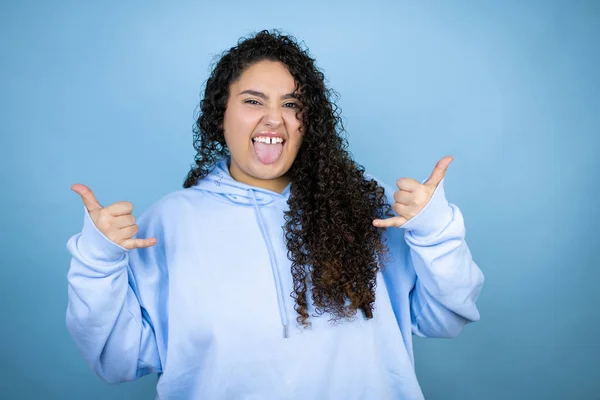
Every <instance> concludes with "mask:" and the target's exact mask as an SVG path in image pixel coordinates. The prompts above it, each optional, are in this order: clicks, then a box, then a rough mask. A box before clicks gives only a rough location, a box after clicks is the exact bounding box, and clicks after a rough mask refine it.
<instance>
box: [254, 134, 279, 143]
mask: <svg viewBox="0 0 600 400" xmlns="http://www.w3.org/2000/svg"><path fill="white" fill-rule="evenodd" d="M253 140H254V141H255V142H261V143H266V144H276V143H283V139H282V138H278V137H266V136H259V137H255V138H254V139H253Z"/></svg>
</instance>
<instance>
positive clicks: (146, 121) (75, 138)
mask: <svg viewBox="0 0 600 400" xmlns="http://www.w3.org/2000/svg"><path fill="white" fill-rule="evenodd" d="M84 3H85V4H84ZM264 28H281V29H283V30H284V31H285V32H287V33H291V34H293V35H294V36H296V37H297V38H299V39H301V40H304V42H305V43H306V45H307V46H308V47H309V48H310V51H311V53H312V54H313V55H314V56H315V57H316V59H317V62H318V65H319V66H320V67H321V68H322V69H323V71H324V72H325V74H326V76H327V78H328V84H329V85H330V86H331V87H333V88H334V89H335V90H337V91H338V92H339V93H340V94H341V99H340V100H339V102H338V105H339V106H340V107H341V109H342V114H343V116H344V122H345V125H346V128H347V133H348V139H349V142H350V150H351V151H352V154H353V156H354V158H355V160H357V161H358V162H359V163H361V164H362V165H364V166H365V167H366V169H367V171H369V172H370V173H372V174H374V175H375V176H378V177H380V178H382V179H383V180H385V181H387V182H388V183H391V184H393V183H394V182H395V180H396V179H397V178H399V177H404V176H406V177H412V178H414V179H417V180H422V179H425V178H427V177H428V176H429V174H430V172H431V170H432V168H433V166H434V165H435V163H436V162H437V161H438V160H439V159H440V158H441V157H443V156H444V155H446V154H450V155H453V156H454V159H455V161H454V162H453V163H452V164H451V165H450V168H449V170H448V173H447V175H446V190H447V196H448V198H449V200H450V201H451V202H452V203H455V204H457V205H458V206H459V207H460V208H461V210H462V211H463V213H464V215H465V219H466V225H467V241H468V243H469V245H470V247H471V250H472V253H473V255H474V258H475V260H476V262H477V263H478V264H479V266H480V267H481V269H482V270H483V272H484V273H485V275H486V279H487V280H486V286H485V287H484V290H483V292H482V294H481V296H480V298H479V303H478V304H479V308H480V311H481V316H482V319H481V321H480V322H478V323H476V324H472V325H469V326H467V328H466V329H465V330H464V332H463V333H462V334H461V335H460V336H459V337H458V338H456V339H451V340H448V339H418V340H416V343H415V353H416V370H417V374H418V377H419V379H420V382H421V385H422V387H423V390H424V392H425V395H426V398H427V399H449V400H451V399H460V400H465V399H477V400H480V399H485V400H488V399H489V400H493V399H600V344H599V341H598V337H599V335H600V312H599V309H600V295H599V291H598V282H599V281H600V265H599V264H600V263H599V262H598V258H597V257H598V255H597V252H598V249H599V247H600V246H599V245H600V241H599V239H598V229H597V227H598V223H599V222H600V218H599V217H600V215H599V212H598V201H599V197H600V196H599V195H600V179H599V178H598V175H599V173H600V162H599V161H598V152H599V151H600V139H599V137H600V128H599V127H600V107H599V104H600V78H599V72H598V71H600V45H599V42H600V2H597V1H588V2H585V1H573V2H568V1H500V0H498V1H494V2H492V1H470V2H468V1H452V2H449V1H442V0H440V1H425V2H416V1H415V2H409V1H387V2H385V1H377V0H375V1H371V2H369V4H368V5H364V4H363V3H352V2H348V1H340V0H337V1H330V2H325V1H317V0H305V1H304V2H238V1H224V2H217V1H216V0H214V1H211V2H200V1H197V2H172V3H170V4H167V3H150V2H141V1H140V2H133V1H129V2H116V1H112V2H93V3H92V2H76V1H71V2H69V1H52V2H42V1H37V2H34V1H19V2H7V1H4V2H2V5H1V6H0V133H1V136H0V137H1V139H0V140H1V141H0V149H1V156H0V174H1V175H0V178H1V180H0V190H1V194H2V195H1V196H0V221H1V222H2V228H1V229H0V246H1V256H2V258H1V275H0V317H1V319H0V398H2V399H42V398H43V399H61V400H62V399H132V398H135V399H138V398H139V399H152V398H153V397H154V385H155V382H156V377H154V376H150V377H146V378H143V379H141V380H139V381H137V382H134V383H127V384H122V385H117V386H110V385H107V384H105V383H104V382H102V381H101V380H100V379H99V378H97V377H96V376H95V375H94V373H93V372H92V371H91V370H90V368H89V367H88V366H87V365H86V364H85V363H84V361H83V359H82V358H81V357H80V355H79V353H78V351H77V349H76V348H75V345H74V344H73V342H72V341H71V339H70V337H69V336H68V333H67V330H66V328H65V322H64V320H65V309H66V302H67V285H66V273H67V269H68V265H69V259H70V257H69V254H68V253H67V251H66V248H65V244H66V242H67V240H68V238H69V237H70V236H71V235H73V234H75V233H77V232H79V231H80V229H81V226H82V222H83V209H82V204H81V200H80V198H79V197H78V196H77V195H76V194H75V193H73V192H72V191H71V190H70V186H71V185H72V184H73V183H85V184H87V185H88V186H90V187H91V188H92V189H93V190H94V191H95V193H96V194H97V196H98V198H99V200H100V202H101V203H102V204H106V205H107V204H110V203H113V202H116V201H121V200H129V201H132V202H133V203H134V205H135V207H136V209H135V211H134V215H136V216H138V217H139V215H140V214H141V213H142V212H143V211H144V210H145V209H146V208H147V207H148V206H149V205H150V204H152V203H153V202H154V201H156V200H158V199H159V198H160V197H161V196H163V195H165V194H166V193H169V192H171V191H174V190H177V189H179V188H181V184H182V183H183V179H184V177H185V174H186V173H187V171H188V169H189V167H190V165H191V163H192V161H193V156H194V150H193V148H192V131H191V129H192V124H193V122H194V117H195V115H196V112H197V105H198V102H199V100H200V93H201V89H202V85H203V83H204V81H205V80H206V78H207V76H208V73H209V67H210V65H211V62H212V61H214V60H215V56H216V55H218V54H219V53H221V52H222V51H223V50H226V49H228V48H230V47H231V46H233V45H235V43H236V41H237V39H238V38H239V37H241V36H246V35H248V34H249V33H251V32H254V31H257V30H260V29H264ZM375 400H376V399H375Z"/></svg>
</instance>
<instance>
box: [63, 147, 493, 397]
mask: <svg viewBox="0 0 600 400" xmlns="http://www.w3.org/2000/svg"><path fill="white" fill-rule="evenodd" d="M228 162H229V159H228V158H223V159H221V160H220V161H219V162H218V163H217V164H216V166H215V168H214V169H213V171H212V172H211V173H210V174H209V175H208V176H206V177H205V178H204V179H202V180H200V181H199V182H198V183H197V184H196V185H195V186H193V187H190V188H187V189H181V190H177V191H175V192H172V193H169V194H167V195H165V196H164V197H162V198H160V199H159V200H158V201H156V202H155V203H154V204H153V205H152V206H151V207H150V208H149V209H148V210H147V211H146V212H144V213H143V214H142V216H141V217H140V218H139V219H138V220H137V224H138V226H139V232H138V234H137V235H136V236H137V237H141V238H147V237H156V238H157V240H158V242H157V244H156V245H155V246H152V247H149V248H144V249H132V250H127V249H125V248H123V247H121V246H119V245H118V244H115V243H114V242H112V241H110V240H109V239H108V238H107V237H105V236H104V235H103V234H102V233H101V232H100V231H99V230H98V229H97V228H96V226H95V225H94V223H93V221H92V220H91V218H90V215H89V213H88V212H87V210H86V209H85V208H84V221H83V228H82V231H81V232H80V233H77V234H75V235H74V236H72V237H70V238H69V240H68V242H67V249H68V251H69V252H70V254H71V256H72V259H71V262H70V268H69V271H68V274H67V281H68V306H67V312H66V323H67V328H68V330H69V332H70V334H71V336H72V338H73V340H74V342H75V343H76V345H77V347H78V348H79V350H80V352H81V353H82V355H83V357H84V358H85V360H86V361H87V363H88V364H89V365H90V366H91V368H92V369H93V370H94V371H95V372H96V374H97V375H98V376H100V377H101V378H102V379H104V380H105V381H107V382H110V383H116V382H126V381H133V380H135V379H137V378H139V377H141V376H144V375H146V374H150V373H157V374H158V376H159V379H158V383H157V386H156V389H157V397H156V398H157V399H215V400H216V399H260V400H265V399H278V400H279V399H320V400H321V399H322V400H327V399H331V400H339V399H346V400H353V399H356V400H358V399H379V400H385V399H407V400H412V399H422V398H423V393H422V391H421V389H420V387H419V384H418V381H417V377H416V375H415V369H414V357H413V346H412V335H417V336H422V337H454V336H456V335H457V334H458V333H459V332H460V331H461V330H462V329H463V327H464V326H465V325H466V324H467V323H469V322H472V321H477V320H478V319H479V312H478V310H477V307H476V305H475V302H476V299H477V297H478V295H479V292H480V290H481V288H482V285H483V281H484V278H483V275H482V273H481V271H480V269H479V268H478V267H477V265H476V264H475V262H474V261H473V259H472V256H471V253H470V251H469V248H468V246H467V244H466V242H465V227H464V222H463V217H462V214H461V212H460V210H459V209H458V208H457V207H456V206H455V205H453V204H451V203H448V201H447V200H446V197H445V194H444V186H443V184H444V181H442V182H441V183H440V184H439V185H438V187H437V189H436V190H435V192H434V194H433V196H432V198H431V199H430V201H429V203H428V204H427V205H426V206H425V207H424V208H423V209H422V210H421V212H420V213H419V214H418V215H417V216H415V217H414V218H412V219H411V220H409V221H408V222H407V223H406V224H405V225H404V226H403V228H387V229H386V232H385V237H386V241H387V242H386V243H387V246H388V248H389V251H390V253H389V256H388V257H387V259H386V260H385V264H382V265H381V267H382V268H381V271H380V272H379V273H378V275H377V285H376V300H375V307H374V314H373V318H371V319H366V318H365V317H364V316H363V314H362V313H361V312H360V311H359V312H357V314H356V317H355V318H354V319H353V320H351V321H350V320H341V321H339V322H337V323H335V324H334V323H332V322H331V321H330V320H329V317H328V315H327V314H324V315H321V316H315V313H316V311H318V310H315V308H314V306H313V305H312V304H311V301H309V308H308V312H309V315H310V318H309V321H310V322H311V324H312V325H311V327H310V328H308V329H304V328H301V327H299V325H298V324H297V322H296V317H297V315H296V312H295V310H294V304H295V303H294V299H293V298H292V297H291V296H290V294H291V293H292V291H293V279H292V275H291V272H290V267H291V261H290V260H289V259H288V257H287V247H286V242H285V236H284V229H283V227H284V223H285V221H284V211H285V210H287V209H288V204H287V199H288V198H289V195H290V185H291V184H290V185H288V186H287V187H286V188H285V190H284V191H283V192H282V193H275V192H272V191H269V190H266V189H261V188H257V187H253V186H249V185H247V184H244V183H241V182H238V181H236V180H234V179H233V178H232V177H231V175H230V173H229V168H228ZM367 177H369V178H373V179H376V178H374V177H372V176H370V175H367ZM376 180H377V179H376ZM377 182H378V183H379V184H380V185H381V186H383V187H384V189H385V191H386V196H387V198H388V201H389V202H390V204H393V202H394V199H393V193H394V189H393V188H392V187H390V186H388V185H386V184H385V183H383V182H381V181H379V180H377ZM381 263H383V261H381ZM309 296H310V293H309ZM309 299H310V297H309Z"/></svg>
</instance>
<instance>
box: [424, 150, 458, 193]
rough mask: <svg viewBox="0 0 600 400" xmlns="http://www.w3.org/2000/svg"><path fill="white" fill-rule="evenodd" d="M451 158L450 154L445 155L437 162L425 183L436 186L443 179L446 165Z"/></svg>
mask: <svg viewBox="0 0 600 400" xmlns="http://www.w3.org/2000/svg"><path fill="white" fill-rule="evenodd" d="M452 160H453V158H452V157H451V156H446V157H444V158H442V159H441V160H440V161H438V162H437V164H436V165H435V167H434V168H433V172H432V173H431V175H430V176H429V179H427V181H426V182H425V185H431V186H436V187H437V185H438V184H439V183H440V182H441V181H442V179H444V175H446V170H447V169H448V165H450V163H451V162H452Z"/></svg>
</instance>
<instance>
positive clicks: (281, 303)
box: [248, 189, 288, 338]
mask: <svg viewBox="0 0 600 400" xmlns="http://www.w3.org/2000/svg"><path fill="white" fill-rule="evenodd" d="M248 191H249V192H250V197H252V202H253V203H254V211H256V213H255V214H256V219H257V221H258V226H259V227H260V233H261V234H262V237H263V240H264V241H265V244H266V245H267V251H268V253H269V260H270V261H271V270H272V271H273V279H275V290H276V291H277V303H278V305H279V316H280V317H281V325H282V326H283V337H284V338H287V337H288V315H287V309H286V307H285V299H284V298H283V286H282V284H281V279H280V277H279V268H278V267H277V259H276V258H275V254H273V245H272V244H271V239H269V235H268V234H267V230H266V228H265V223H264V221H263V218H262V215H261V213H260V208H259V207H258V203H257V201H256V197H255V195H254V191H253V190H252V189H248Z"/></svg>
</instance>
